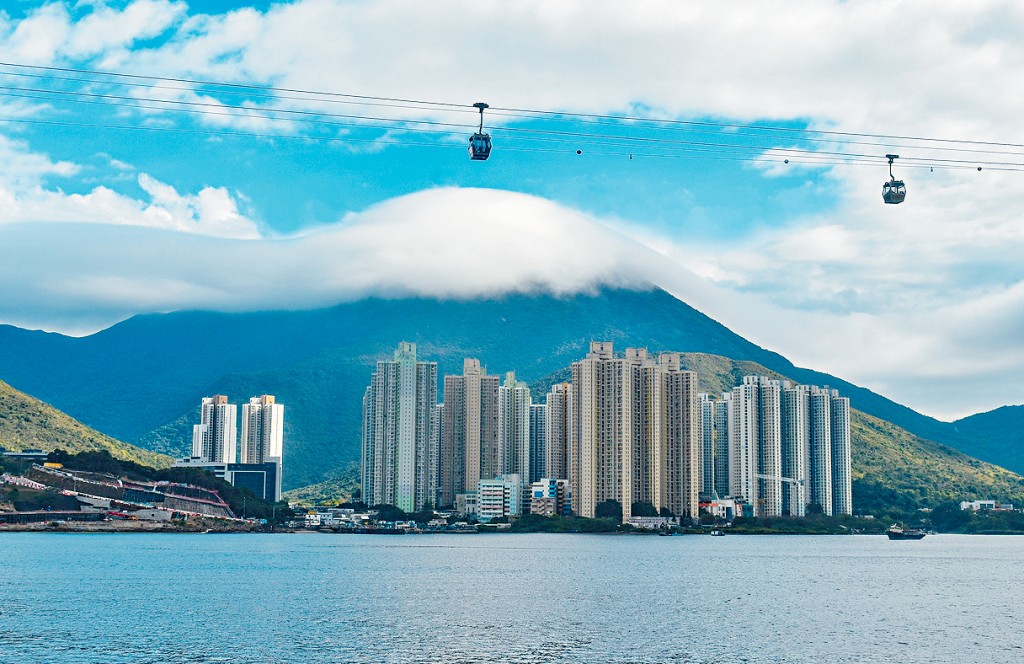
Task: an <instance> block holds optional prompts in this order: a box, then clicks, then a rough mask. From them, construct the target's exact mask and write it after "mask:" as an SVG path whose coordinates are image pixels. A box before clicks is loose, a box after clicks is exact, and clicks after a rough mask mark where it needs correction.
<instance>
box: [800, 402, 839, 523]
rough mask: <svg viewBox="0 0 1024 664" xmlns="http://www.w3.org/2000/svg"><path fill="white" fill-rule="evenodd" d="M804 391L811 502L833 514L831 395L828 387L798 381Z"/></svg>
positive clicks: (828, 513)
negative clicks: (801, 383) (826, 388)
mask: <svg viewBox="0 0 1024 664" xmlns="http://www.w3.org/2000/svg"><path fill="white" fill-rule="evenodd" d="M800 387H801V389H803V390H805V391H806V392H807V413H808V430H809V434H808V456H807V458H808V463H809V472H810V478H809V479H810V503H811V504H812V505H816V506H817V507H820V508H821V511H822V513H823V514H827V515H829V516H831V515H832V399H831V395H830V394H829V392H828V390H823V389H821V388H820V387H818V386H816V385H801V386H800Z"/></svg>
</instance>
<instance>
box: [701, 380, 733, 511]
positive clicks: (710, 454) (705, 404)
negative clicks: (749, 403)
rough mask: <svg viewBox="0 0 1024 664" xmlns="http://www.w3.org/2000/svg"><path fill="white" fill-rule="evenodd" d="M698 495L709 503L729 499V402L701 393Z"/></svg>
mask: <svg viewBox="0 0 1024 664" xmlns="http://www.w3.org/2000/svg"><path fill="white" fill-rule="evenodd" d="M698 397H699V398H700V443H699V445H698V447H699V449H700V454H701V457H700V473H701V475H700V495H701V499H702V500H703V499H708V500H712V499H715V498H717V497H719V496H727V495H729V402H728V401H727V400H726V399H715V398H714V397H712V396H711V395H710V394H706V393H701V394H699V395H698Z"/></svg>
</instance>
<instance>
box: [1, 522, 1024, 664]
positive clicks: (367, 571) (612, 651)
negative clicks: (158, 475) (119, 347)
mask: <svg viewBox="0 0 1024 664" xmlns="http://www.w3.org/2000/svg"><path fill="white" fill-rule="evenodd" d="M0 661H3V662H104V663H107V662H233V663H234V662H478V661H494V662H816V663H821V662H1024V537H1019V538H1018V537H970V536H956V535H938V536H929V537H927V538H925V539H924V540H922V541H920V542H890V541H888V540H887V539H885V538H884V537H878V536H873V537H872V536H853V537H781V536H773V537H741V536H729V537H716V538H712V537H699V536H688V537H687V536H683V537H638V536H599V535H598V536H588V535H510V534H500V535H499V534H481V535H422V536H412V535H408V536H404V537H385V536H372V535H370V536H361V535H213V534H210V535H170V534H116V535H115V534H111V535H100V534H49V533H41V534H37V533H5V534H0Z"/></svg>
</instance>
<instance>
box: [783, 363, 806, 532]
mask: <svg viewBox="0 0 1024 664" xmlns="http://www.w3.org/2000/svg"><path fill="white" fill-rule="evenodd" d="M781 415H782V475H783V478H784V479H783V482H784V485H783V487H782V513H783V514H785V515H788V516H804V515H805V514H806V513H807V503H808V502H809V500H810V498H809V494H808V490H809V483H810V471H809V466H808V455H809V450H810V448H809V446H810V426H809V411H808V402H807V391H806V390H801V389H800V388H799V387H797V386H795V385H793V384H791V383H790V382H789V381H784V382H783V384H782V408H781Z"/></svg>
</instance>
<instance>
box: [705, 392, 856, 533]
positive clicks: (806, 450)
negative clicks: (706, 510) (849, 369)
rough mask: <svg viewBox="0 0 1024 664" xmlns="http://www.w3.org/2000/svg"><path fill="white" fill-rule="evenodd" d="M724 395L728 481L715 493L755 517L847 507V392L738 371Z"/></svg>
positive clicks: (846, 511) (844, 511) (841, 511)
mask: <svg viewBox="0 0 1024 664" xmlns="http://www.w3.org/2000/svg"><path fill="white" fill-rule="evenodd" d="M725 396H726V400H727V402H728V404H729V406H728V408H729V424H728V426H729V439H730V447H729V456H730V458H729V462H730V465H729V473H730V482H729V491H728V494H721V493H720V494H719V495H728V496H730V497H733V498H737V499H740V500H742V501H743V503H744V504H745V505H749V506H750V508H751V509H752V510H753V513H754V514H755V515H756V516H769V517H770V516H780V515H790V516H804V515H806V513H807V509H808V507H809V506H811V505H814V506H817V507H820V508H821V511H822V512H823V513H824V514H827V515H833V514H852V513H853V503H852V491H851V488H852V482H851V471H850V447H851V433H850V400H849V399H848V398H845V397H840V396H839V392H838V391H837V390H830V389H829V388H827V387H825V388H821V387H818V386H816V385H793V384H792V383H790V382H789V381H778V380H772V379H769V378H767V377H765V376H746V377H744V379H743V384H742V385H740V386H737V387H735V388H733V390H732V391H731V392H730V393H729V394H728V395H725ZM837 486H839V488H838V489H837V488H836V487H837Z"/></svg>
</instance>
